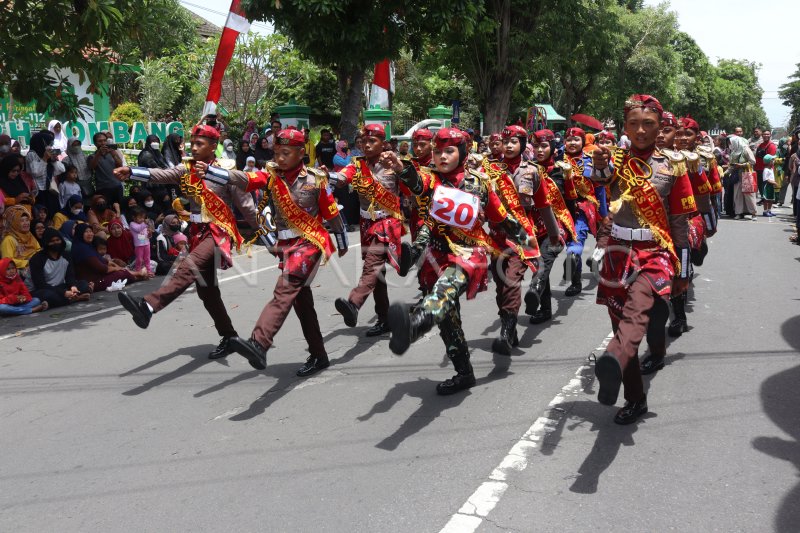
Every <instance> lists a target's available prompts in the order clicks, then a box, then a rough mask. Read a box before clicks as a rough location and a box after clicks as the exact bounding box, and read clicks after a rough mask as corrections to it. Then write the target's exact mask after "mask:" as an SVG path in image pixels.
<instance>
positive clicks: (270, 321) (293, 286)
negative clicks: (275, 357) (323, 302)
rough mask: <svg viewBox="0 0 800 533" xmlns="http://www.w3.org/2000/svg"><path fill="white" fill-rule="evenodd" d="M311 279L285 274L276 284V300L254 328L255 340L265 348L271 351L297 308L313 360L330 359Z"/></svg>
mask: <svg viewBox="0 0 800 533" xmlns="http://www.w3.org/2000/svg"><path fill="white" fill-rule="evenodd" d="M310 281H311V278H306V279H304V278H300V277H296V276H290V275H282V276H280V277H279V278H278V281H277V282H276V283H275V291H274V292H273V293H272V300H270V301H269V303H267V305H266V306H264V309H263V310H262V311H261V316H259V317H258V320H257V321H256V325H255V328H253V335H252V336H253V338H254V339H255V340H256V341H258V343H259V344H260V345H261V346H263V347H264V348H270V347H271V346H272V345H273V343H274V339H275V335H276V334H277V333H278V330H280V329H281V326H283V323H284V322H285V321H286V317H287V316H288V315H289V311H290V310H291V309H292V307H294V312H295V314H296V315H297V318H299V319H300V327H301V328H302V330H303V336H304V337H305V338H306V342H308V348H309V353H310V354H311V356H312V357H317V358H320V359H327V358H328V354H327V352H326V351H325V344H324V342H323V341H322V332H320V329H319V320H318V319H317V311H316V310H315V309H314V296H313V295H312V294H311V288H310V287H309V286H308V283H309V282H310Z"/></svg>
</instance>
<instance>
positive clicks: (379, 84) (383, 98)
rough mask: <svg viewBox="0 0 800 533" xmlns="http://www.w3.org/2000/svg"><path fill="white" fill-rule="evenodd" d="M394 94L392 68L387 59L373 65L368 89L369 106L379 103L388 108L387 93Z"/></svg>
mask: <svg viewBox="0 0 800 533" xmlns="http://www.w3.org/2000/svg"><path fill="white" fill-rule="evenodd" d="M390 94H394V69H393V68H392V64H391V63H390V62H389V60H388V59H384V60H383V61H381V62H380V63H378V64H377V65H375V74H374V76H373V77H372V87H371V88H370V91H369V106H370V107H372V106H374V105H379V106H381V107H382V108H383V109H390V108H391V106H390V100H389V95H390Z"/></svg>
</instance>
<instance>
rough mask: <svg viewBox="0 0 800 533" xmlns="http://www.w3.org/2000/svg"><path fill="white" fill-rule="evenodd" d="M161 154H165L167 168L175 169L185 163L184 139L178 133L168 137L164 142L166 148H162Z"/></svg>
mask: <svg viewBox="0 0 800 533" xmlns="http://www.w3.org/2000/svg"><path fill="white" fill-rule="evenodd" d="M161 153H162V154H164V159H165V160H166V162H167V167H169V168H173V167H177V166H178V165H180V164H181V163H182V161H183V137H181V136H180V135H178V134H177V133H170V134H169V135H167V140H166V141H165V142H164V147H163V148H161Z"/></svg>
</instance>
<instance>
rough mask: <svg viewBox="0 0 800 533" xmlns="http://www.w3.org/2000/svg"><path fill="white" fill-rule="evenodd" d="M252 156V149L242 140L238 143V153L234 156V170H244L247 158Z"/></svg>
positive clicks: (248, 143) (247, 142)
mask: <svg viewBox="0 0 800 533" xmlns="http://www.w3.org/2000/svg"><path fill="white" fill-rule="evenodd" d="M252 155H253V149H252V148H251V147H250V141H245V140H242V142H240V143H239V153H238V154H236V168H237V169H239V170H244V167H245V165H246V164H247V158H248V157H250V156H252Z"/></svg>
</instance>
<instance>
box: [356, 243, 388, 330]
mask: <svg viewBox="0 0 800 533" xmlns="http://www.w3.org/2000/svg"><path fill="white" fill-rule="evenodd" d="M388 254H389V252H388V250H387V249H386V247H385V246H383V245H381V244H379V243H374V244H372V245H371V246H370V247H369V248H368V249H367V251H366V253H365V254H364V267H363V268H362V270H361V277H360V278H359V280H358V285H357V286H356V288H354V289H353V290H352V291H350V296H349V297H348V299H349V300H350V303H352V304H353V305H355V306H356V307H357V308H359V309H361V306H363V305H364V302H366V301H367V298H368V297H369V295H370V293H371V294H372V295H373V297H374V298H375V314H376V315H378V321H379V322H385V321H386V315H387V314H388V313H389V289H388V287H387V286H386V261H387V260H388V257H387V256H388Z"/></svg>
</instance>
